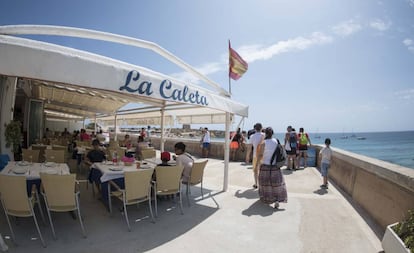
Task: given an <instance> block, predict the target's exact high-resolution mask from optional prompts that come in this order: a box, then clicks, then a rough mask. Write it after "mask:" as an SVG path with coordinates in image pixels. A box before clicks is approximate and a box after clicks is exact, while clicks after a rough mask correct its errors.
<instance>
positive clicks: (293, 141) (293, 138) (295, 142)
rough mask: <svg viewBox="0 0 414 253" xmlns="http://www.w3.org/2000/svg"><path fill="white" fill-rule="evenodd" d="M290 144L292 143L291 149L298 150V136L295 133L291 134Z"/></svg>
mask: <svg viewBox="0 0 414 253" xmlns="http://www.w3.org/2000/svg"><path fill="white" fill-rule="evenodd" d="M289 143H290V148H296V145H297V140H296V134H295V133H290V136H289Z"/></svg>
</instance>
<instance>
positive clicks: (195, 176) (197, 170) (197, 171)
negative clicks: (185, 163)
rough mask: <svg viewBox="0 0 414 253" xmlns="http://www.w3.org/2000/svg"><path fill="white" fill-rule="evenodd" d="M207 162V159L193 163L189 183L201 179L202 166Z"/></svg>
mask: <svg viewBox="0 0 414 253" xmlns="http://www.w3.org/2000/svg"><path fill="white" fill-rule="evenodd" d="M207 162H208V160H205V161H203V162H194V163H193V167H192V168H191V174H190V184H192V185H195V184H199V183H201V181H203V174H204V168H205V167H206V165H207Z"/></svg>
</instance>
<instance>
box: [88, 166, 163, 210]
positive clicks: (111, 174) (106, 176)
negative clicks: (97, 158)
mask: <svg viewBox="0 0 414 253" xmlns="http://www.w3.org/2000/svg"><path fill="white" fill-rule="evenodd" d="M139 163H140V166H139V168H138V169H152V168H155V165H154V164H152V163H148V162H146V161H140V162H139ZM136 170H137V164H136V162H134V163H132V165H125V163H124V162H118V163H116V164H114V163H113V162H112V161H104V162H98V163H93V164H92V166H91V170H90V173H89V182H91V183H94V184H95V185H100V189H101V197H102V202H103V203H104V204H105V206H106V207H107V208H108V210H109V206H108V203H109V192H108V184H109V181H113V182H114V183H116V184H117V185H118V186H119V187H120V188H124V187H125V183H124V172H126V171H136Z"/></svg>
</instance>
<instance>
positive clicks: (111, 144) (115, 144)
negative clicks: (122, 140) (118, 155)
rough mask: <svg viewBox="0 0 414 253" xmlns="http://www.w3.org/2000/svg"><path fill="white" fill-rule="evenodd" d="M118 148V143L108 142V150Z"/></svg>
mask: <svg viewBox="0 0 414 253" xmlns="http://www.w3.org/2000/svg"><path fill="white" fill-rule="evenodd" d="M117 147H119V142H118V141H115V140H109V148H111V149H113V148H117Z"/></svg>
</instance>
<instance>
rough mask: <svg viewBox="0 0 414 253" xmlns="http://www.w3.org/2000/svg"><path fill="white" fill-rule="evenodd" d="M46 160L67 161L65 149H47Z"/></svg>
mask: <svg viewBox="0 0 414 253" xmlns="http://www.w3.org/2000/svg"><path fill="white" fill-rule="evenodd" d="M45 158H46V162H55V163H65V151H64V150H52V149H46V150H45Z"/></svg>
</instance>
